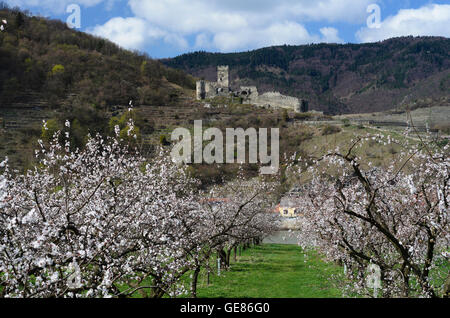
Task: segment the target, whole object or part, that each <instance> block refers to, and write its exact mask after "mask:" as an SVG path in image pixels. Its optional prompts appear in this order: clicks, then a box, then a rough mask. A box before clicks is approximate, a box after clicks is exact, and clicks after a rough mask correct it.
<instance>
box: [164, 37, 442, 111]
mask: <svg viewBox="0 0 450 318" xmlns="http://www.w3.org/2000/svg"><path fill="white" fill-rule="evenodd" d="M449 52H450V39H447V38H441V37H417V38H414V37H403V38H394V39H390V40H386V41H383V42H379V43H368V44H345V45H337V44H316V45H303V46H278V47H269V48H263V49H259V50H255V51H250V52H243V53H231V54H220V53H206V52H196V53H190V54H184V55H181V56H178V57H176V58H173V59H166V60H163V63H164V64H166V65H167V66H170V67H174V68H179V69H182V70H185V71H187V72H189V73H190V74H192V75H194V76H196V77H204V78H206V79H208V80H214V79H215V74H216V73H215V68H216V66H217V65H222V64H223V65H229V66H230V68H231V77H232V85H233V86H234V87H238V86H240V85H256V86H258V87H259V89H260V90H261V91H263V92H264V91H272V90H276V91H280V92H281V93H283V94H288V95H293V96H297V97H300V98H306V99H307V100H309V101H310V105H311V106H312V108H313V109H316V110H323V111H325V112H327V113H330V114H340V113H363V112H366V113H367V112H377V111H384V110H388V109H392V108H396V107H398V106H401V105H402V104H403V103H412V102H414V101H415V100H418V99H423V98H425V97H426V98H434V99H435V100H439V99H441V98H442V97H449V96H450V53H449Z"/></svg>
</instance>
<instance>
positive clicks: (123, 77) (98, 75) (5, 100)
mask: <svg viewBox="0 0 450 318" xmlns="http://www.w3.org/2000/svg"><path fill="white" fill-rule="evenodd" d="M0 19H1V20H6V21H7V22H8V23H7V24H6V25H5V30H4V31H2V32H0V156H1V157H4V156H5V155H7V156H9V157H10V159H11V160H12V161H13V162H14V163H17V164H18V166H20V167H23V166H27V165H28V164H29V162H30V161H31V160H32V158H33V152H32V151H31V149H33V147H34V146H33V143H35V142H36V140H37V137H40V135H41V127H42V120H49V119H53V121H52V124H53V126H55V127H53V128H57V127H58V126H59V127H62V125H63V124H64V121H65V120H66V119H68V120H70V121H71V122H72V126H73V127H74V131H73V134H74V136H75V140H74V141H73V144H74V145H75V146H81V145H82V144H83V141H84V138H85V136H86V135H87V133H88V132H91V133H94V134H95V133H97V132H99V133H109V132H110V127H109V120H110V118H111V117H112V116H120V115H121V113H122V112H123V110H126V109H127V108H128V105H129V101H130V100H132V101H133V105H134V106H140V105H146V106H147V113H152V114H154V111H152V110H153V109H156V108H157V107H161V106H163V107H173V108H177V107H180V105H181V106H183V107H189V100H190V99H191V97H190V96H191V95H192V94H191V92H192V89H193V88H195V81H194V79H193V78H192V77H191V76H189V75H187V74H185V73H184V72H183V71H180V70H176V69H171V68H168V67H165V66H164V65H162V64H161V63H160V62H159V61H156V60H153V59H151V58H150V57H148V56H146V55H144V54H140V53H137V52H131V51H127V50H124V49H122V48H120V47H118V46H117V45H115V44H114V43H112V42H110V41H108V40H105V39H102V38H98V37H94V36H91V35H89V34H86V33H82V32H78V31H75V30H72V29H69V28H68V27H67V26H66V24H65V23H63V22H61V21H58V20H49V19H46V18H42V17H36V16H30V15H29V14H28V13H27V12H23V11H19V10H16V9H9V8H6V7H0ZM142 120H143V119H142ZM74 124H75V125H74ZM150 124H151V123H149V124H148V125H146V126H147V127H143V128H145V129H144V130H143V131H142V132H143V134H145V133H146V131H145V130H148V131H151V130H153V128H154V127H151V125H150ZM142 126H144V125H142Z"/></svg>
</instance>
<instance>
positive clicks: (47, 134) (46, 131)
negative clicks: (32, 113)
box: [41, 119, 59, 141]
mask: <svg viewBox="0 0 450 318" xmlns="http://www.w3.org/2000/svg"><path fill="white" fill-rule="evenodd" d="M58 130H59V127H58V121H57V120H56V119H49V120H48V121H47V123H46V125H44V126H43V127H42V134H41V139H42V140H44V141H50V140H51V139H52V138H53V135H54V134H55V133H56V132H57V131H58Z"/></svg>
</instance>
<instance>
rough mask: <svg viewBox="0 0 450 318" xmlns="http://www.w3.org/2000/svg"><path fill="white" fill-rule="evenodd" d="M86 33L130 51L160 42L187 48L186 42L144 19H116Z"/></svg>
mask: <svg viewBox="0 0 450 318" xmlns="http://www.w3.org/2000/svg"><path fill="white" fill-rule="evenodd" d="M87 32H88V33H91V34H94V35H97V36H100V37H104V38H107V39H109V40H111V41H112V42H114V43H116V44H118V45H120V46H121V47H123V48H126V49H130V50H140V49H143V48H144V46H145V45H146V44H149V43H151V42H155V41H158V40H162V41H163V42H164V43H166V44H169V45H171V46H174V47H178V48H187V47H188V43H187V41H186V40H185V39H184V38H183V37H181V36H179V35H177V34H173V33H168V32H167V31H164V30H162V29H160V28H158V27H155V26H152V25H151V24H150V23H148V22H147V21H146V20H144V19H140V18H134V17H133V18H122V17H116V18H112V19H110V20H109V21H108V22H106V23H105V24H103V25H97V26H95V27H93V28H90V29H88V30H87Z"/></svg>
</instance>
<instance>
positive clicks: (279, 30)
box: [203, 22, 342, 52]
mask: <svg viewBox="0 0 450 318" xmlns="http://www.w3.org/2000/svg"><path fill="white" fill-rule="evenodd" d="M321 33H322V35H323V36H322V37H320V36H317V35H312V34H310V33H309V32H308V30H306V28H305V27H304V26H303V25H301V24H298V23H295V22H284V23H273V24H271V25H270V26H268V27H265V28H247V29H244V30H241V31H239V32H238V33H235V32H219V33H217V34H216V35H215V36H214V38H213V40H212V42H213V45H214V47H216V48H218V49H219V50H220V51H223V52H230V51H237V50H243V49H256V48H260V47H266V46H273V45H283V44H288V45H296V44H307V43H317V42H342V40H341V39H339V36H338V30H336V29H334V28H323V29H321ZM203 44H204V43H203Z"/></svg>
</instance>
